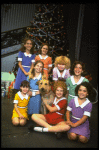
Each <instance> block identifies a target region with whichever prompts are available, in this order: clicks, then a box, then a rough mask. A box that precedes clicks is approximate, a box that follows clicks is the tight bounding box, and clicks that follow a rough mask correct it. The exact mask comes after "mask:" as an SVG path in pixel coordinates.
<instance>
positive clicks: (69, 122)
mask: <svg viewBox="0 0 99 150" xmlns="http://www.w3.org/2000/svg"><path fill="white" fill-rule="evenodd" d="M66 124H68V125H70V126H71V127H73V128H75V127H76V124H75V123H73V122H71V121H66Z"/></svg>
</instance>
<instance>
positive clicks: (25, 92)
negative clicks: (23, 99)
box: [20, 86, 29, 94]
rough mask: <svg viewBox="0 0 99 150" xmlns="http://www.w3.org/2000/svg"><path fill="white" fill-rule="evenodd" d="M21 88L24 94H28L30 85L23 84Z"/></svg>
mask: <svg viewBox="0 0 99 150" xmlns="http://www.w3.org/2000/svg"><path fill="white" fill-rule="evenodd" d="M20 89H21V92H22V93H23V94H27V93H28V92H29V87H26V86H25V87H23V86H21V87H20Z"/></svg>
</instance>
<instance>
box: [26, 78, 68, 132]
mask: <svg viewBox="0 0 99 150" xmlns="http://www.w3.org/2000/svg"><path fill="white" fill-rule="evenodd" d="M53 90H54V92H55V95H56V97H55V99H54V102H53V104H52V106H50V105H48V104H47V103H46V102H45V106H46V107H47V109H48V110H49V113H48V114H46V115H43V114H33V115H32V116H31V119H32V120H33V121H34V122H36V123H37V124H38V125H40V126H42V127H34V126H30V127H29V128H28V129H29V130H34V131H38V132H63V131H67V130H69V129H70V126H69V125H67V124H66V122H65V121H64V114H65V112H66V107H67V100H66V98H65V97H64V96H65V95H66V92H67V86H66V83H65V82H64V81H60V80H58V81H56V82H55V83H54V88H53ZM52 125H53V126H52ZM43 127H44V128H43Z"/></svg>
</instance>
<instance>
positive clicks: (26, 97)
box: [18, 91, 29, 100]
mask: <svg viewBox="0 0 99 150" xmlns="http://www.w3.org/2000/svg"><path fill="white" fill-rule="evenodd" d="M18 95H19V97H20V98H21V99H22V100H23V99H24V98H25V99H28V97H29V96H28V95H27V94H26V96H25V97H23V95H22V94H21V92H20V91H19V92H18Z"/></svg>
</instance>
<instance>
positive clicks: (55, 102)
mask: <svg viewBox="0 0 99 150" xmlns="http://www.w3.org/2000/svg"><path fill="white" fill-rule="evenodd" d="M56 99H57V97H55V99H54V102H53V104H55V105H57V103H59V102H60V101H61V100H63V99H66V97H62V98H61V99H59V100H58V101H56Z"/></svg>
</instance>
